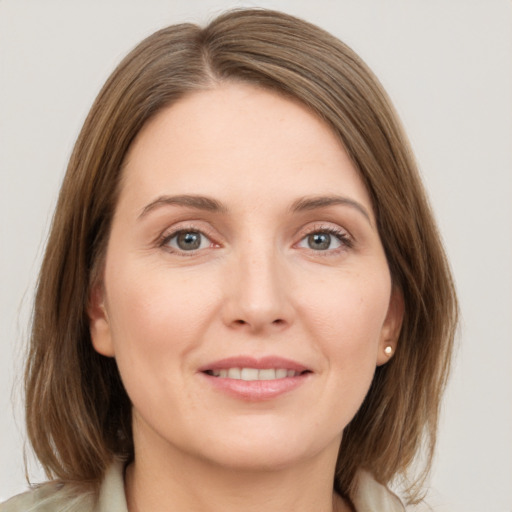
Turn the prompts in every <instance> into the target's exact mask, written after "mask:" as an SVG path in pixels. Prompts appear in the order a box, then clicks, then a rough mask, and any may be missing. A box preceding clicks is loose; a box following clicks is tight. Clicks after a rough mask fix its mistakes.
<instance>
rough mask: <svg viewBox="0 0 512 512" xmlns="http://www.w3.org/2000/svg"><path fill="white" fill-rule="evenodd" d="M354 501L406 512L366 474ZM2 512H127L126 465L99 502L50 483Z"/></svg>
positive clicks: (365, 509)
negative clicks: (124, 470) (125, 490)
mask: <svg viewBox="0 0 512 512" xmlns="http://www.w3.org/2000/svg"><path fill="white" fill-rule="evenodd" d="M357 478H358V482H357V492H356V495H355V496H353V498H352V501H353V502H354V506H355V508H356V511H357V512H404V511H405V508H404V506H403V505H402V502H401V501H400V500H399V499H398V498H397V496H395V495H394V494H393V493H392V492H391V491H389V490H388V489H387V488H386V487H384V486H383V485H381V484H379V483H377V482H376V481H375V480H374V478H373V477H372V476H371V475H370V474H369V473H367V472H364V471H361V472H360V473H359V474H358V477H357ZM0 512H128V507H127V505H126V499H125V494H124V481H123V463H122V462H121V461H119V462H116V463H114V464H112V466H111V467H110V468H109V469H108V471H107V472H106V474H105V478H104V480H103V483H102V484H101V488H100V494H99V499H98V501H96V500H95V499H94V496H93V495H92V494H85V495H84V494H81V495H79V496H73V494H72V493H70V492H69V490H67V489H66V486H59V485H58V484H54V483H49V484H44V485H42V486H40V487H38V488H36V489H33V490H31V491H28V492H26V493H23V494H19V495H18V496H14V497H13V498H11V499H10V500H8V501H6V502H5V503H2V504H0Z"/></svg>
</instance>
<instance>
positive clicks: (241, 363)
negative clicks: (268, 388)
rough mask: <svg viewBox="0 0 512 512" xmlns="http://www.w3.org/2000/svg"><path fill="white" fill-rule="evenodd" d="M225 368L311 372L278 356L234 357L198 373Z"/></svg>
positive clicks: (207, 365)
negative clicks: (280, 369) (283, 369)
mask: <svg viewBox="0 0 512 512" xmlns="http://www.w3.org/2000/svg"><path fill="white" fill-rule="evenodd" d="M226 368H258V369H261V370H265V369H269V368H274V369H279V368H285V369H287V370H294V371H296V372H300V373H302V372H304V371H311V370H310V368H308V367H307V366H304V365H303V364H300V363H298V362H297V361H293V360H292V359H286V358H283V357H278V356H265V357H252V356H236V357H227V358H225V359H219V360H217V361H213V362H211V363H208V364H205V365H203V366H201V367H200V368H199V371H200V372H206V371H208V370H223V369H226Z"/></svg>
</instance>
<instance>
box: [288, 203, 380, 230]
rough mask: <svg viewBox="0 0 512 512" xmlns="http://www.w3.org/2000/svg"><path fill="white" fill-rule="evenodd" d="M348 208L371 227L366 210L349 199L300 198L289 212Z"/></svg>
mask: <svg viewBox="0 0 512 512" xmlns="http://www.w3.org/2000/svg"><path fill="white" fill-rule="evenodd" d="M336 205H342V206H350V207H351V208H354V209H355V210H357V211H358V212H359V213H361V214H362V215H363V216H364V217H365V218H366V220H367V221H368V222H369V223H370V225H371V226H373V224H372V220H371V217H370V214H369V213H368V210H367V209H366V208H365V207H364V206H363V205H362V204H361V203H358V202H357V201H354V200H353V199H350V198H349V197H343V196H312V197H302V198H300V199H297V200H296V201H294V202H293V204H292V206H291V211H293V212H303V211H308V210H317V209H320V208H327V207H329V206H336Z"/></svg>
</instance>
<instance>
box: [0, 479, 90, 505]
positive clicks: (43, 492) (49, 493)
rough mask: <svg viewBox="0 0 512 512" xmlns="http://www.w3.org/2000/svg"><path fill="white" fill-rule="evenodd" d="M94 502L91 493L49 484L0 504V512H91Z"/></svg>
mask: <svg viewBox="0 0 512 512" xmlns="http://www.w3.org/2000/svg"><path fill="white" fill-rule="evenodd" d="M94 501H95V500H94V496H93V495H92V493H91V494H89V493H83V492H82V493H77V492H76V491H74V490H73V489H72V488H71V486H66V485H62V484H57V483H54V482H50V483H46V484H42V485H40V486H38V487H35V488H34V489H31V490H30V491H28V492H25V493H23V494H18V495H17V496H14V497H13V498H11V499H10V500H8V501H6V502H5V503H2V504H0V512H56V511H59V512H93V510H94Z"/></svg>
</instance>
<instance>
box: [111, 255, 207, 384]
mask: <svg viewBox="0 0 512 512" xmlns="http://www.w3.org/2000/svg"><path fill="white" fill-rule="evenodd" d="M110 275H111V280H110V283H107V286H108V285H109V284H110V287H108V288H107V289H108V290H109V296H108V301H109V305H110V306H111V307H109V312H110V314H109V320H110V325H111V332H112V338H113V344H114V348H115V354H116V360H117V363H118V366H119V368H120V371H121V373H122V374H123V373H124V374H125V375H123V379H128V378H130V377H131V374H134V376H135V377H137V378H142V376H143V375H144V373H145V374H146V375H150V376H152V377H151V378H152V379H156V378H158V376H166V375H169V373H170V372H169V369H171V368H173V367H174V368H177V366H178V365H180V364H184V363H183V362H184V361H186V360H187V359H186V358H185V357H183V356H184V355H186V354H187V353H189V352H191V351H193V350H194V349H195V348H196V347H197V346H198V345H199V344H200V340H201V338H202V333H203V332H204V330H205V329H206V328H207V324H208V322H209V319H210V318H211V317H212V315H214V310H215V291H214V290H212V289H210V290H207V289H205V288H204V287H203V288H202V289H201V290H198V289H197V282H196V280H194V279H191V278H189V277H187V275H186V274H185V275H180V274H178V273H172V272H169V271H166V272H162V271H161V270H160V269H156V268H148V266H146V265H145V266H140V267H139V266H137V265H132V266H127V267H126V269H120V268H118V269H117V270H116V271H115V272H112V273H111V274H110ZM160 368H163V370H164V371H161V372H158V369H160ZM165 378H167V377H165Z"/></svg>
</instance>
